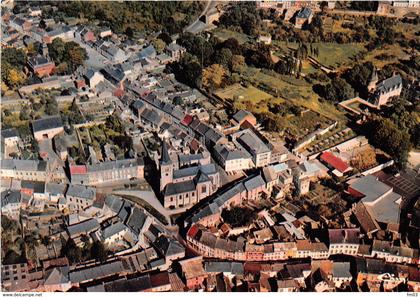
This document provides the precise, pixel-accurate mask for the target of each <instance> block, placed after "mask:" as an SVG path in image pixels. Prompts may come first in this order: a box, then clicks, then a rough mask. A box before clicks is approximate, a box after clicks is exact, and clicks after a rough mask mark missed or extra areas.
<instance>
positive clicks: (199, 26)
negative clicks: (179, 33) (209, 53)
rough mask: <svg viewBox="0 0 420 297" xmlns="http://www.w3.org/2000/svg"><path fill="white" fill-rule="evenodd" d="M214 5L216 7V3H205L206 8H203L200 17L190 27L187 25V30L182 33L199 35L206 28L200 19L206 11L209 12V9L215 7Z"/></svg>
mask: <svg viewBox="0 0 420 297" xmlns="http://www.w3.org/2000/svg"><path fill="white" fill-rule="evenodd" d="M216 5H217V1H207V4H206V7H204V9H203V11H202V12H201V14H200V16H199V17H198V18H197V19H196V20H195V21H194V22H193V23H192V24H191V25H189V26H188V27H187V28H185V29H184V32H190V33H193V34H197V33H200V32H201V31H203V30H204V29H205V28H206V27H207V24H205V23H203V22H202V21H200V18H201V17H202V16H203V15H205V14H206V13H207V12H208V11H210V10H211V9H213V8H214V7H216Z"/></svg>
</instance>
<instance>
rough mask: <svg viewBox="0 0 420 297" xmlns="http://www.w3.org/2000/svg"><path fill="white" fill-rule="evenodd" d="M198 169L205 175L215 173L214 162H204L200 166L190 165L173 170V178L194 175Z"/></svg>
mask: <svg viewBox="0 0 420 297" xmlns="http://www.w3.org/2000/svg"><path fill="white" fill-rule="evenodd" d="M200 171H201V172H203V173H205V174H206V175H211V174H215V173H217V170H216V166H215V165H214V164H206V165H202V166H191V167H186V168H182V169H178V170H174V172H173V178H174V179H177V178H183V177H191V176H196V175H197V174H198V173H199V172H200Z"/></svg>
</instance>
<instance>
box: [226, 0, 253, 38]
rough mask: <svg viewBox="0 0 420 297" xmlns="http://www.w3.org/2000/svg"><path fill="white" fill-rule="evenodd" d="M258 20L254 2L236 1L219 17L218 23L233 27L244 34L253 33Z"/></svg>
mask: <svg viewBox="0 0 420 297" xmlns="http://www.w3.org/2000/svg"><path fill="white" fill-rule="evenodd" d="M259 21H260V17H259V15H258V13H257V11H256V6H255V3H254V2H238V3H236V5H232V6H231V7H230V8H229V10H228V11H227V12H225V13H224V14H223V15H222V16H221V17H220V20H219V23H220V25H222V26H224V27H233V28H236V29H238V30H241V31H242V32H244V33H245V34H249V35H255V31H256V29H257V28H258V25H259Z"/></svg>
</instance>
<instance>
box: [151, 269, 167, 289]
mask: <svg viewBox="0 0 420 297" xmlns="http://www.w3.org/2000/svg"><path fill="white" fill-rule="evenodd" d="M150 282H151V284H152V287H155V288H156V287H161V286H165V285H168V284H170V281H169V273H168V272H167V271H163V272H160V273H156V274H152V275H150Z"/></svg>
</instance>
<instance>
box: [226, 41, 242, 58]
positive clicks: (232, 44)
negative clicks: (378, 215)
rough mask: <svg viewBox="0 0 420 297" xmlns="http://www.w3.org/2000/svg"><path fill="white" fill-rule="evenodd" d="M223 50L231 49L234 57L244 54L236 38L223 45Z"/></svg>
mask: <svg viewBox="0 0 420 297" xmlns="http://www.w3.org/2000/svg"><path fill="white" fill-rule="evenodd" d="M222 48H226V49H229V50H230V51H231V53H232V54H234V55H241V54H242V47H241V45H240V44H239V42H238V40H237V39H235V38H228V39H226V40H225V41H224V42H223V43H222Z"/></svg>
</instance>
